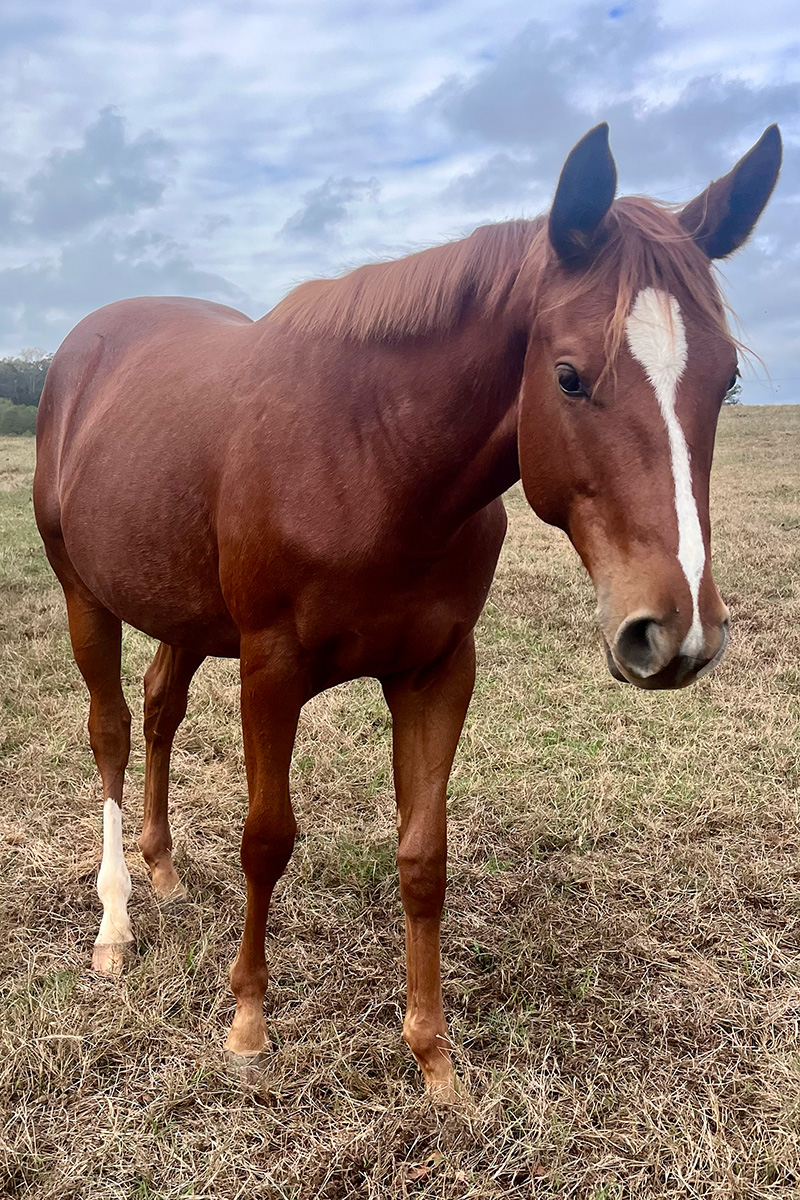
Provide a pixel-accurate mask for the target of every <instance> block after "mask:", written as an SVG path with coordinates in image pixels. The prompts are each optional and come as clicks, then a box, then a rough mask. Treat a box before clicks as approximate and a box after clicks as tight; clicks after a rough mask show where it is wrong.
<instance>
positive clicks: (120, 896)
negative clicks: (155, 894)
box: [64, 585, 133, 974]
mask: <svg viewBox="0 0 800 1200" xmlns="http://www.w3.org/2000/svg"><path fill="white" fill-rule="evenodd" d="M64 590H65V595H66V599H67V614H68V617H69V633H70V640H71V642H72V652H73V655H74V657H75V662H76V663H77V664H78V668H79V670H80V672H81V674H82V675H83V678H84V681H85V682H86V686H87V688H88V689H89V699H90V703H89V741H90V744H91V747H92V753H93V754H94V758H95V762H96V763H97V769H98V771H99V772H100V778H101V780H102V783H103V796H104V797H105V804H104V808H103V858H102V862H101V865H100V871H99V874H98V876H97V893H98V895H99V897H100V900H101V903H102V905H103V918H102V921H101V923H100V931H99V933H98V935H97V940H96V941H95V946H94V952H93V955H92V966H93V968H94V969H95V970H96V971H100V972H103V973H104V974H116V973H118V972H119V971H121V970H122V967H123V963H124V959H125V952H126V950H127V948H128V947H129V945H130V944H131V943H132V942H133V931H132V929H131V923H130V919H129V917H128V899H129V897H130V894H131V877H130V874H129V872H128V867H127V864H126V862H125V853H124V850H123V846H122V787H123V782H124V778H125V768H126V766H127V765H128V755H129V753H130V728H131V714H130V712H129V711H128V706H127V704H126V703H125V697H124V695H123V692H122V683H121V681H120V666H121V656H122V622H121V621H120V620H119V619H118V618H117V617H115V616H114V615H113V613H110V612H109V611H108V610H107V609H105V608H103V607H102V606H101V605H100V604H99V603H98V602H97V601H96V600H94V598H93V597H90V596H89V594H88V593H86V592H85V591H84V589H83V588H75V589H73V588H71V587H70V586H69V585H67V586H65V589H64Z"/></svg>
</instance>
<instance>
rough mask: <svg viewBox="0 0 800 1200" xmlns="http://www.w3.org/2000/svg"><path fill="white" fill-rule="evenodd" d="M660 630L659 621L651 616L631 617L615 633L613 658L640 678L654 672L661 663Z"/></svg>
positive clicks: (661, 628) (644, 677) (661, 629)
mask: <svg viewBox="0 0 800 1200" xmlns="http://www.w3.org/2000/svg"><path fill="white" fill-rule="evenodd" d="M662 631H663V627H662V625H661V623H660V622H659V621H656V620H655V619H654V618H653V617H632V618H631V619H630V620H628V621H626V622H624V623H623V625H622V627H621V628H620V630H619V632H618V634H617V638H616V642H615V644H614V656H615V658H616V659H617V661H618V662H619V663H620V664H621V665H622V666H623V667H625V668H626V669H627V670H629V671H630V672H631V673H632V674H634V675H638V676H639V677H640V678H641V679H646V678H647V676H648V675H653V674H655V672H656V671H658V670H659V669H660V668H661V666H662V665H663V647H662V645H661V640H662Z"/></svg>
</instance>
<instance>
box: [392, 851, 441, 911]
mask: <svg viewBox="0 0 800 1200" xmlns="http://www.w3.org/2000/svg"><path fill="white" fill-rule="evenodd" d="M397 867H398V871H399V874H400V895H401V897H402V900H403V907H404V908H405V911H406V913H407V914H408V916H409V917H426V916H429V915H431V913H436V912H438V911H440V910H441V908H442V905H443V904H444V893H445V886H446V882H447V853H446V849H445V847H444V846H430V845H422V844H420V843H416V844H414V843H412V844H406V843H401V845H400V847H399V848H398V851H397Z"/></svg>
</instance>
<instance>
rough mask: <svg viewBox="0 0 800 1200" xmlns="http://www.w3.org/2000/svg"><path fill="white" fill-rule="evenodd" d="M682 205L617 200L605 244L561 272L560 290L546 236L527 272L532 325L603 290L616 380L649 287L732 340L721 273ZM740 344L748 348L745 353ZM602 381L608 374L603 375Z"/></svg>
mask: <svg viewBox="0 0 800 1200" xmlns="http://www.w3.org/2000/svg"><path fill="white" fill-rule="evenodd" d="M677 211H678V206H672V205H667V204H661V203H659V202H657V201H655V200H651V199H649V198H648V197H645V196H624V197H621V198H620V199H618V200H615V201H614V203H613V205H612V207H611V209H610V211H609V213H608V216H607V217H606V221H605V225H604V229H603V234H604V239H603V241H602V244H601V246H600V248H599V249H598V251H597V252H596V253H595V255H594V257H593V258H592V259H591V260H590V262H589V264H588V265H587V266H586V267H585V268H583V269H576V270H573V271H572V272H570V273H568V274H567V275H566V276H565V274H564V272H559V273H558V274H559V282H558V285H557V286H549V285H550V282H551V279H552V272H548V270H547V268H548V266H549V265H553V264H554V262H555V252H554V251H553V249H552V247H550V246H549V244H548V242H547V237H546V230H545V231H543V232H542V233H541V234H540V235H539V236H538V237H537V239H535V241H534V243H533V245H532V246H531V249H530V252H529V255H528V259H527V262H526V264H525V266H524V267H523V269H522V271H521V272H520V276H519V281H518V284H517V288H518V292H519V293H520V295H521V296H524V298H525V303H526V304H528V305H529V314H530V321H531V323H532V325H535V324H536V321H537V319H541V318H542V317H543V316H545V315H546V314H547V312H548V311H549V310H552V309H555V308H558V307H560V306H562V305H566V304H569V303H571V302H574V301H575V300H577V299H579V298H581V297H583V296H586V295H587V294H591V293H592V292H595V293H596V294H597V295H598V296H602V297H603V303H604V304H605V306H606V309H605V312H603V313H602V324H603V326H604V328H605V346H604V350H605V364H606V366H605V370H604V372H603V375H604V376H605V375H607V374H612V375H613V374H614V373H615V371H616V362H617V356H618V354H619V351H620V349H621V347H622V346H623V344H624V343H625V337H626V323H627V320H628V316H629V314H630V312H631V309H632V307H633V305H634V303H635V301H636V297H637V296H638V295H639V294H640V293H641V292H643V291H645V290H646V289H648V288H654V289H656V290H657V291H660V292H666V293H667V294H668V295H672V296H675V297H676V298H677V299H678V300H679V302H680V306H681V311H682V312H683V314H684V316H685V319H686V320H687V321H688V322H689V323H690V324H691V323H694V322H699V323H700V324H701V325H703V326H704V327H705V328H710V329H712V330H714V331H716V332H718V333H720V334H722V335H723V336H724V337H726V338H732V335H731V333H730V330H729V328H728V321H727V314H728V312H729V311H730V310H729V308H728V306H727V303H726V301H725V299H724V297H723V295H722V293H721V291H720V289H719V286H718V283H717V276H716V270H715V268H714V267H713V265H712V263H711V262H710V261H709V259H708V257H707V256H706V255H705V254H704V252H703V251H702V250H701V249H700V247H699V246H697V245H696V244H695V242H694V241H693V240H692V238H691V237H690V236H689V235H688V234H687V233H686V232H685V231H684V229H683V228H682V227H681V225H680V223H679V222H678V219H677V215H676V214H677ZM732 340H733V341H734V342H735V343H736V345H737V346H739V347H740V348H741V349H742V350H744V349H745V348H744V347H743V346H742V345H741V343H739V342H738V341H737V339H735V338H732ZM601 378H602V376H601Z"/></svg>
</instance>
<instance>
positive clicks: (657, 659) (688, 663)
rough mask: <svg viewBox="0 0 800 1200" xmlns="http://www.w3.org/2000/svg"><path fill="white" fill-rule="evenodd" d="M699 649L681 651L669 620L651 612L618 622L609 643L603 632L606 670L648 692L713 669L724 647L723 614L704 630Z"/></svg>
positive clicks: (727, 631)
mask: <svg viewBox="0 0 800 1200" xmlns="http://www.w3.org/2000/svg"><path fill="white" fill-rule="evenodd" d="M704 632H705V639H704V644H703V647H702V652H701V653H700V654H699V655H689V654H685V653H683V652H682V645H683V639H682V638H679V637H678V635H677V632H676V631H675V629H674V626H673V625H672V624H671V623H667V622H665V621H662V620H660V619H659V618H658V617H657V616H655V615H653V614H651V613H636V614H635V615H634V616H630V617H626V619H625V620H624V621H623V622H622V623H621V625H620V626H619V629H618V630H617V633H616V635H615V637H614V640H613V642H612V643H611V644H610V645H609V642H608V640H607V638H606V637H605V635H603V642H604V645H605V652H606V660H607V662H608V669H609V670H610V672H611V674H612V675H613V676H614V678H615V679H618V680H619V681H620V683H632V684H634V685H635V686H636V687H639V688H644V689H646V690H648V691H657V690H664V689H674V688H682V687H688V686H689V684H690V683H695V682H696V681H697V680H698V679H701V678H702V677H703V675H708V674H709V673H710V672H711V671H713V670H714V668H715V667H716V665H717V663H718V662H719V661H720V660H721V658H722V656H723V654H724V653H725V650H726V649H727V646H728V640H729V637H730V627H729V622H728V618H727V616H725V617H724V618H723V619H722V620H721V621H720V622H719V624H718V625H716V626H714V627H712V628H711V629H708V630H705V631H704Z"/></svg>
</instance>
